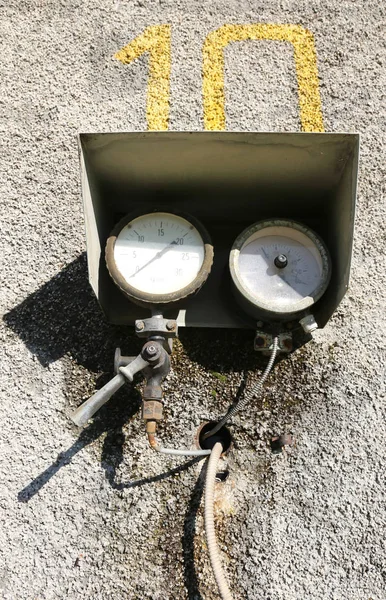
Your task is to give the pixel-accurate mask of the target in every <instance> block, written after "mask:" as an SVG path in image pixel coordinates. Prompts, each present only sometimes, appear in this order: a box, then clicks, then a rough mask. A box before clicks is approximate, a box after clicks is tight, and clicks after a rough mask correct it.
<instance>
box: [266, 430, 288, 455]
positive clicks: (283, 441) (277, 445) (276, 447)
mask: <svg viewBox="0 0 386 600" xmlns="http://www.w3.org/2000/svg"><path fill="white" fill-rule="evenodd" d="M293 443H294V440H293V437H292V435H290V434H289V433H285V434H284V435H275V437H273V438H272V439H271V450H272V453H273V454H280V453H281V452H282V449H283V447H284V446H293Z"/></svg>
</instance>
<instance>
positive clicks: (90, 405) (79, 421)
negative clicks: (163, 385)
mask: <svg viewBox="0 0 386 600" xmlns="http://www.w3.org/2000/svg"><path fill="white" fill-rule="evenodd" d="M148 365H149V363H148V361H147V360H145V359H144V358H142V356H141V355H140V354H139V355H138V356H137V357H136V358H135V359H134V360H133V361H132V362H131V363H130V364H128V365H126V367H120V368H119V370H120V373H118V375H115V377H113V378H112V379H110V381H109V382H108V383H106V385H104V386H103V388H101V389H100V390H98V391H97V392H95V394H93V395H92V396H91V398H89V399H88V400H86V402H83V404H81V405H80V406H79V408H77V409H76V411H75V412H73V413H72V415H70V418H71V420H72V421H74V423H75V425H78V427H83V425H85V424H86V423H87V421H88V420H89V419H91V417H92V416H93V415H95V413H96V412H97V410H99V409H100V408H101V407H102V406H103V405H104V404H106V402H107V401H108V400H110V398H111V396H112V395H113V394H115V392H116V391H118V390H119V388H120V387H122V386H123V384H124V383H125V381H126V380H128V381H133V378H134V375H135V374H136V373H138V372H139V371H142V370H143V369H144V368H145V367H147V366H148Z"/></svg>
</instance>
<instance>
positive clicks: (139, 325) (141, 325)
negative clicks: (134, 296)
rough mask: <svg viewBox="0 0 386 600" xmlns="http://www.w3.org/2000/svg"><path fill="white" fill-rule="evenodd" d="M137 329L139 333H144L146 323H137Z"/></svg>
mask: <svg viewBox="0 0 386 600" xmlns="http://www.w3.org/2000/svg"><path fill="white" fill-rule="evenodd" d="M135 328H136V330H137V331H142V330H143V329H145V323H144V322H143V321H137V322H136V324H135Z"/></svg>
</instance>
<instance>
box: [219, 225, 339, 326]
mask: <svg viewBox="0 0 386 600" xmlns="http://www.w3.org/2000/svg"><path fill="white" fill-rule="evenodd" d="M229 268H230V273H231V277H232V281H233V285H234V291H235V294H236V298H237V300H238V301H239V304H240V305H241V306H242V307H243V308H244V310H245V311H246V312H247V313H248V314H250V315H251V316H253V317H254V318H256V319H263V320H264V318H266V319H269V320H276V321H280V320H281V321H285V320H291V319H293V318H295V317H301V316H304V314H307V311H309V309H310V308H311V307H312V306H313V304H315V302H317V300H319V298H320V297H321V296H322V295H323V294H324V292H325V291H326V289H327V287H328V284H329V281H330V277H331V260H330V257H329V253H328V250H327V248H326V246H325V244H324V242H323V241H322V240H321V238H320V237H319V236H318V235H317V234H316V233H315V232H314V231H312V230H311V229H309V228H308V227H307V226H305V225H303V224H301V223H298V222H296V221H292V220H290V219H273V220H267V221H260V222H258V223H254V224H253V225H251V226H250V227H248V228H247V229H245V230H244V231H243V232H242V233H241V234H240V235H239V236H238V237H237V239H236V240H235V242H234V244H233V247H232V250H231V253H230V257H229Z"/></svg>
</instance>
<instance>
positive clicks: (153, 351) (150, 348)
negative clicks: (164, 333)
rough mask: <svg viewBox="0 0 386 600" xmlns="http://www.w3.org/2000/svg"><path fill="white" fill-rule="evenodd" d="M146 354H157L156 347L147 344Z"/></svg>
mask: <svg viewBox="0 0 386 600" xmlns="http://www.w3.org/2000/svg"><path fill="white" fill-rule="evenodd" d="M146 354H147V355H148V356H155V355H156V354H157V348H156V347H155V346H147V347H146Z"/></svg>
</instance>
